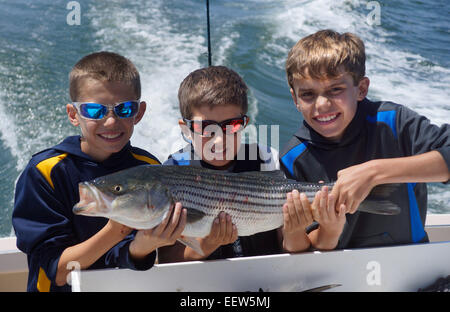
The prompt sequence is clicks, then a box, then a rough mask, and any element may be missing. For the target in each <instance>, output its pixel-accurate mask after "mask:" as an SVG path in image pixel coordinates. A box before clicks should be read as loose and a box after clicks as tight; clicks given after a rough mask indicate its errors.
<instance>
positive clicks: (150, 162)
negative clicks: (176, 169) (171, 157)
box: [131, 153, 161, 165]
mask: <svg viewBox="0 0 450 312" xmlns="http://www.w3.org/2000/svg"><path fill="white" fill-rule="evenodd" d="M131 155H133V157H134V158H136V159H138V160H142V161H145V162H146V163H149V164H150V165H160V164H161V163H160V162H159V161H157V160H155V159H153V158H150V157H147V156H143V155H138V154H135V153H131Z"/></svg>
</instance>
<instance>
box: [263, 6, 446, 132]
mask: <svg viewBox="0 0 450 312" xmlns="http://www.w3.org/2000/svg"><path fill="white" fill-rule="evenodd" d="M367 3H368V1H357V0H353V1H345V2H340V1H332V0H316V1H302V2H286V4H285V7H284V8H280V11H279V13H278V14H274V17H273V18H274V19H275V21H276V23H277V25H278V31H277V32H276V33H275V38H276V39H277V38H278V39H279V38H289V39H291V40H292V41H293V42H294V43H295V42H297V41H298V40H299V39H301V38H302V37H304V36H306V35H308V34H311V33H314V32H316V31H318V30H320V29H325V28H331V29H334V30H337V31H339V32H346V31H349V32H354V33H356V34H358V35H359V36H360V37H361V38H362V39H363V41H364V43H365V45H366V54H367V62H366V63H367V64H366V74H367V76H368V77H369V78H370V80H371V85H370V92H369V98H371V99H373V100H386V101H393V102H397V103H399V104H403V105H405V106H408V107H410V108H411V109H413V110H415V111H417V112H418V113H420V114H423V115H425V116H426V117H428V118H429V119H430V120H431V121H432V122H433V123H435V124H437V125H441V124H443V123H448V98H449V96H450V92H449V88H448V85H450V70H449V69H447V68H443V67H441V66H438V65H435V66H423V65H420V64H421V63H427V62H426V61H427V60H426V59H425V58H423V57H422V56H420V55H418V54H413V53H409V52H406V51H402V50H401V49H398V47H395V48H394V47H392V46H390V45H388V44H387V40H388V38H389V36H390V35H391V34H389V33H388V32H387V31H386V30H384V29H383V28H382V27H381V26H377V25H372V26H371V25H369V24H368V23H367V15H368V14H369V13H370V9H367V10H365V8H366V5H367ZM355 8H362V10H359V12H358V11H356V10H355ZM382 14H383V11H381V22H382V18H383V15H382ZM270 48H271V49H273V50H275V51H280V50H284V53H281V55H283V57H282V58H280V59H279V60H278V66H282V67H284V62H285V57H286V55H287V53H288V51H289V49H290V48H291V47H290V46H289V47H287V46H285V45H280V44H276V43H274V44H272V45H271V46H270ZM277 54H280V53H277Z"/></svg>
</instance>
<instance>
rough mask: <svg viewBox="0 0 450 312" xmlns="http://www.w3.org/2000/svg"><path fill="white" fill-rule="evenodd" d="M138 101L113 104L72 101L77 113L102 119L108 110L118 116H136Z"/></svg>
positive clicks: (90, 117) (85, 116)
mask: <svg viewBox="0 0 450 312" xmlns="http://www.w3.org/2000/svg"><path fill="white" fill-rule="evenodd" d="M139 104H140V102H139V101H125V102H120V103H115V104H114V105H104V104H99V103H91V102H72V105H73V106H74V107H75V108H76V109H77V111H78V112H79V114H80V115H81V116H82V117H84V118H86V119H94V120H100V119H103V118H104V117H105V116H106V115H108V112H109V111H110V110H112V111H114V114H116V116H117V117H119V118H130V117H134V116H136V114H137V113H138V111H139Z"/></svg>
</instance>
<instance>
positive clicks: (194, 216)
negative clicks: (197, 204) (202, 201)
mask: <svg viewBox="0 0 450 312" xmlns="http://www.w3.org/2000/svg"><path fill="white" fill-rule="evenodd" d="M204 216H205V213H204V212H203V211H201V210H197V209H193V208H189V209H187V215H186V222H187V223H194V222H197V221H199V220H201V219H202V218H203V217H204Z"/></svg>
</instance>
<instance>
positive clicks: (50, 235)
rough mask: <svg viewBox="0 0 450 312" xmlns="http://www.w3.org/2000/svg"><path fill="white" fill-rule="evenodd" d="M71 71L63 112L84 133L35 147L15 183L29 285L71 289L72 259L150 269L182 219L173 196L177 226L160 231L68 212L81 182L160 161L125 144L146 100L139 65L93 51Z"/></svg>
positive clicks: (92, 265) (16, 221)
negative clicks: (46, 146)
mask: <svg viewBox="0 0 450 312" xmlns="http://www.w3.org/2000/svg"><path fill="white" fill-rule="evenodd" d="M69 78H70V96H71V99H72V100H73V101H74V102H73V103H71V104H67V107H66V109H67V115H68V117H69V121H70V122H71V124H72V125H74V126H79V127H80V128H81V133H82V136H81V137H80V136H71V137H68V138H66V139H65V140H64V141H63V142H62V143H60V144H58V145H56V146H54V147H51V148H49V149H46V150H44V151H41V152H39V153H37V154H35V155H33V157H32V159H31V160H30V162H29V163H28V165H27V167H26V168H25V170H24V171H23V173H22V174H21V176H20V178H19V180H18V182H17V185H16V193H15V203H14V211H13V216H12V223H13V226H14V230H15V234H16V236H17V247H18V248H19V249H20V250H22V251H23V252H24V253H26V254H27V259H28V268H29V275H28V287H27V289H28V291H70V286H69V285H67V284H66V280H67V279H66V278H67V275H68V274H69V272H70V269H72V268H76V267H77V266H76V265H72V264H73V262H72V261H76V262H77V263H78V266H79V268H80V269H100V268H113V267H124V268H131V269H136V270H146V269H149V268H151V267H152V266H153V264H154V261H155V256H156V252H155V250H156V248H157V247H160V246H162V245H166V244H173V243H174V241H175V239H177V238H178V237H179V236H180V235H181V232H182V230H183V228H184V223H183V222H185V219H186V217H185V213H183V214H182V213H181V208H180V207H181V206H180V205H179V204H178V205H177V207H175V212H174V213H173V216H172V217H171V218H172V220H173V221H174V222H175V223H174V224H176V225H177V226H176V227H175V226H174V227H171V228H170V227H167V228H165V230H167V232H166V233H165V234H167V233H169V235H166V236H164V237H163V236H160V235H156V234H154V233H153V232H151V231H149V232H144V231H137V232H136V231H134V232H132V229H130V228H128V227H125V226H123V225H121V224H119V223H116V222H114V221H112V220H108V219H106V218H91V217H85V216H78V215H74V214H73V213H72V208H73V206H74V205H75V204H76V203H77V202H78V201H79V200H80V194H79V191H78V183H79V182H82V181H87V180H92V179H94V178H96V177H99V176H103V175H106V174H109V173H113V172H116V171H119V170H122V169H126V168H130V167H134V166H138V165H143V164H159V161H158V160H157V159H156V158H155V157H154V156H153V155H152V154H150V153H148V152H146V151H144V150H142V149H139V148H136V147H133V146H131V145H130V141H129V140H130V137H131V135H132V133H133V128H134V125H135V124H137V123H138V122H139V121H140V120H141V118H142V116H143V115H144V113H145V108H146V103H145V102H140V101H139V98H140V94H141V85H140V79H139V73H138V71H137V69H136V68H135V66H134V65H133V64H132V63H131V62H130V61H129V60H128V59H126V58H124V57H123V56H120V55H117V54H115V53H110V52H99V53H93V54H90V55H87V56H85V57H84V58H82V59H81V60H80V61H79V62H78V63H77V64H76V65H75V66H74V68H73V69H72V71H71V73H70V77H69ZM180 216H181V218H180ZM171 222H172V221H171ZM171 222H170V223H171ZM161 232H162V231H161ZM71 262H72V263H71Z"/></svg>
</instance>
